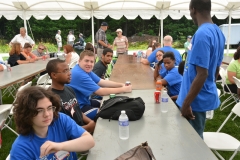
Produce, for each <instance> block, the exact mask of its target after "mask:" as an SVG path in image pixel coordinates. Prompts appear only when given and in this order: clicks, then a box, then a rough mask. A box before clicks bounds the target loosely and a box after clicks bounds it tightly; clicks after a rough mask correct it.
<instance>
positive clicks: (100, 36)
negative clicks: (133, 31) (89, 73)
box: [95, 22, 112, 60]
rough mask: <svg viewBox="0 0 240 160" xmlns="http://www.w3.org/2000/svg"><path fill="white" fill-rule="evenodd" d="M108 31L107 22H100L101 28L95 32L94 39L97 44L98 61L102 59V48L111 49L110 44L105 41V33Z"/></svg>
mask: <svg viewBox="0 0 240 160" xmlns="http://www.w3.org/2000/svg"><path fill="white" fill-rule="evenodd" d="M107 29H108V24H107V22H102V23H101V27H100V28H99V30H98V31H97V33H96V35H95V38H96V43H97V56H98V58H99V60H100V59H101V57H102V53H103V50H104V48H112V46H111V45H110V44H108V41H107V36H106V33H105V32H106V31H107Z"/></svg>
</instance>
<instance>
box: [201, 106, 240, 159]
mask: <svg viewBox="0 0 240 160" xmlns="http://www.w3.org/2000/svg"><path fill="white" fill-rule="evenodd" d="M233 114H235V115H236V116H240V103H237V104H235V106H234V107H233V109H232V111H231V113H230V114H229V115H228V117H227V118H226V119H225V121H224V122H223V123H222V125H221V126H220V127H219V129H218V130H217V132H204V133H203V139H204V142H205V143H206V144H207V146H208V147H209V148H210V149H211V150H212V151H213V152H214V153H215V154H216V155H217V156H218V157H219V158H220V159H222V160H224V158H223V157H222V156H221V155H220V154H219V153H218V152H217V150H218V151H233V152H234V153H233V154H232V156H231V157H230V160H232V159H233V158H234V156H235V155H236V154H237V152H238V151H239V150H240V141H239V140H237V139H236V138H234V137H233V136H231V135H229V134H226V133H223V132H220V130H221V129H222V128H223V126H224V125H225V124H226V122H227V121H228V120H229V118H230V117H231V116H232V115H233Z"/></svg>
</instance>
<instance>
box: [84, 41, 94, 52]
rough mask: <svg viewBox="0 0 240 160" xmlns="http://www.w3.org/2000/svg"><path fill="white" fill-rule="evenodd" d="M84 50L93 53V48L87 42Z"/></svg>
mask: <svg viewBox="0 0 240 160" xmlns="http://www.w3.org/2000/svg"><path fill="white" fill-rule="evenodd" d="M84 49H85V50H90V51H93V52H94V46H93V45H92V43H90V42H88V43H87V44H86V46H85V48H84Z"/></svg>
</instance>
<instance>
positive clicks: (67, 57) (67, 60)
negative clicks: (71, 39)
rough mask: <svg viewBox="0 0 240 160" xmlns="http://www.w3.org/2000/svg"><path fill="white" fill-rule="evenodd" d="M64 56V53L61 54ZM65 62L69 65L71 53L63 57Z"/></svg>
mask: <svg viewBox="0 0 240 160" xmlns="http://www.w3.org/2000/svg"><path fill="white" fill-rule="evenodd" d="M63 54H65V53H63ZM65 58H66V59H65V62H66V63H67V64H68V65H69V64H70V62H71V58H72V54H71V53H68V54H67V55H66V56H65Z"/></svg>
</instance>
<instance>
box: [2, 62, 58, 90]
mask: <svg viewBox="0 0 240 160" xmlns="http://www.w3.org/2000/svg"><path fill="white" fill-rule="evenodd" d="M50 59H54V58H50ZM50 59H47V60H45V61H43V60H38V61H36V62H34V63H28V64H21V65H17V66H14V67H12V68H11V69H12V71H11V72H7V70H4V71H3V72H0V89H2V88H5V87H7V86H9V85H12V84H15V83H17V82H18V81H21V80H24V79H26V78H29V77H32V76H34V75H37V74H38V73H40V72H43V71H45V70H46V65H47V63H48V61H49V60H50Z"/></svg>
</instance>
